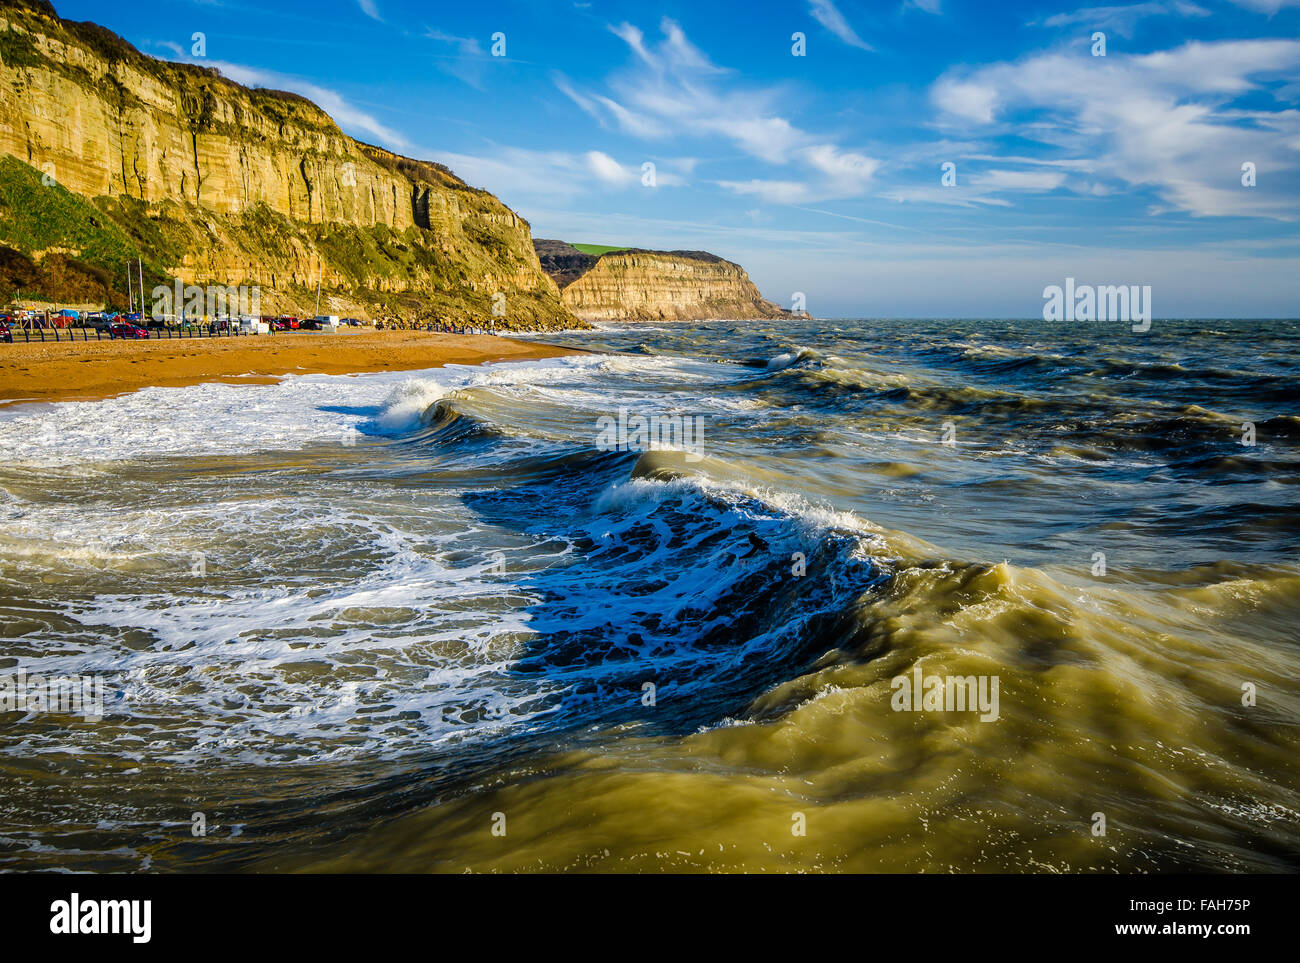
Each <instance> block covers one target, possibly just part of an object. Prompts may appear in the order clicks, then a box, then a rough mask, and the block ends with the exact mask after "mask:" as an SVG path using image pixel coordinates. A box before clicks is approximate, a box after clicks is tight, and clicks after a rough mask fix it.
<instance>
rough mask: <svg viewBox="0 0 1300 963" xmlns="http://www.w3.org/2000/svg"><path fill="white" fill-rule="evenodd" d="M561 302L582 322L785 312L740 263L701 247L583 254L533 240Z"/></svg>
mask: <svg viewBox="0 0 1300 963" xmlns="http://www.w3.org/2000/svg"><path fill="white" fill-rule="evenodd" d="M534 244H535V246H536V247H537V252H538V255H539V257H540V258H541V262H542V267H543V268H545V269H546V271H547V272H548V273H549V274H550V275H551V277H552V278H553V279H554V280H555V282H556V283H557V284H558V285H559V287H560V298H561V300H562V301H563V303H564V306H565V307H566V308H568V309H569V310H570V311H572V312H573V313H574V314H575V315H577V316H578V317H579V318H582V319H583V320H584V321H696V320H707V319H713V318H726V319H733V318H734V319H743V318H787V317H793V315H792V314H791V313H790V312H789V311H786V310H784V309H782V308H780V307H778V306H777V305H775V304H773V303H772V302H771V301H767V300H765V299H764V298H763V295H762V294H760V293H759V290H758V288H757V287H755V286H754V282H753V281H751V280H750V279H749V275H747V274H746V273H745V269H744V268H742V267H741V266H740V265H739V264H733V263H732V262H730V261H724V260H723V259H722V258H720V257H717V256H716V255H713V254H708V253H705V252H704V251H642V250H637V249H628V250H622V251H610V252H608V253H605V254H601V255H599V256H595V255H591V254H585V253H583V252H582V251H579V250H578V249H577V248H575V247H573V246H571V245H569V244H565V243H564V242H562V241H548V240H542V239H538V240H537V241H535V242H534Z"/></svg>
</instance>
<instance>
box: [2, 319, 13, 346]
mask: <svg viewBox="0 0 1300 963" xmlns="http://www.w3.org/2000/svg"><path fill="white" fill-rule="evenodd" d="M13 340H14V333H13V332H12V331H10V330H9V321H8V319H4V318H0V341H5V342H8V343H9V344H13Z"/></svg>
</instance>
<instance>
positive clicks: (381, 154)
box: [0, 0, 576, 328]
mask: <svg viewBox="0 0 1300 963" xmlns="http://www.w3.org/2000/svg"><path fill="white" fill-rule="evenodd" d="M3 155H8V156H3ZM136 257H140V258H142V259H143V260H144V274H145V277H144V280H145V287H146V292H148V290H149V289H151V288H152V286H153V285H154V284H166V283H170V281H171V279H172V278H175V277H179V278H181V279H182V280H183V281H185V282H186V283H199V284H209V283H213V284H226V285H233V284H247V285H254V284H255V285H258V286H259V287H260V289H261V293H262V310H263V312H264V313H295V314H310V313H312V312H313V310H314V307H315V298H316V289H317V280H318V278H319V282H320V287H321V290H322V298H321V311H322V312H326V313H330V314H342V315H357V316H364V317H375V316H389V317H404V318H410V319H418V318H423V317H440V318H444V319H451V320H467V319H478V320H483V319H486V318H488V317H490V316H491V314H492V305H493V299H494V296H495V295H496V294H497V293H498V292H500V293H501V294H504V295H505V302H504V305H505V311H506V315H505V319H504V326H506V327H521V328H539V327H540V328H554V327H564V326H573V325H574V324H575V323H576V319H575V318H574V317H573V315H572V314H571V313H570V312H569V311H568V310H567V308H565V306H564V305H563V304H562V303H561V300H560V296H559V290H558V288H557V286H556V284H555V283H554V282H553V281H552V280H551V278H550V277H549V276H548V275H547V274H546V273H545V272H544V271H543V270H542V269H541V266H540V264H539V262H538V259H537V256H536V253H535V252H534V249H533V244H532V237H531V233H530V230H529V225H528V224H527V222H526V221H524V220H523V219H522V218H520V217H519V216H518V215H516V214H515V213H514V212H513V211H511V210H510V209H509V208H507V207H506V206H505V205H504V204H502V203H501V202H500V201H499V200H497V198H495V197H493V196H492V195H491V194H489V193H488V192H486V191H483V190H479V189H476V188H473V187H470V186H469V185H467V184H465V183H464V182H463V181H461V180H460V179H459V178H458V177H456V176H455V175H454V174H453V173H452V172H451V171H450V170H448V169H447V168H445V167H443V166H441V165H438V164H433V163H429V162H425V161H417V160H412V159H410V158H406V157H401V156H399V155H397V154H393V153H391V152H389V151H386V150H383V149H381V148H377V147H372V146H369V145H366V144H363V143H360V142H358V141H356V140H354V139H352V138H351V137H348V136H347V135H346V134H344V133H343V132H342V131H341V130H340V129H339V128H338V126H337V125H336V124H335V123H334V121H333V120H332V119H331V118H330V117H329V116H328V115H327V114H326V113H325V112H324V111H323V110H321V109H320V108H319V107H317V106H316V105H315V104H313V103H311V102H310V101H308V100H306V99H304V98H302V97H299V96H297V95H295V94H289V93H284V92H280V91H271V90H260V89H250V88H246V87H243V86H241V85H239V84H236V83H234V82H232V81H230V80H228V79H226V78H224V77H222V76H221V75H220V74H219V73H218V72H216V71H215V70H210V69H205V68H201V67H196V66H191V65H185V64H175V63H168V62H165V61H159V60H156V59H154V58H152V57H149V56H146V55H144V54H142V53H140V52H139V51H137V50H136V49H135V48H134V47H132V46H131V45H130V44H129V43H127V42H126V41H125V40H123V39H122V38H121V37H118V36H117V35H116V34H114V33H112V32H111V31H109V30H107V29H105V28H103V27H100V26H98V25H96V24H92V23H74V22H71V21H64V20H61V19H59V17H58V16H57V14H56V13H55V11H54V8H53V7H52V6H50V5H49V4H48V3H46V2H44V0H0V297H4V296H6V295H8V296H12V295H14V294H26V295H45V296H47V297H52V298H57V299H59V300H61V301H65V302H71V301H81V300H84V301H98V300H107V301H109V302H110V303H113V304H114V305H118V304H123V303H124V302H125V289H126V283H125V271H126V268H125V264H126V261H127V260H128V259H134V258H136ZM55 288H57V290H52V289H55ZM499 326H501V325H500V324H499Z"/></svg>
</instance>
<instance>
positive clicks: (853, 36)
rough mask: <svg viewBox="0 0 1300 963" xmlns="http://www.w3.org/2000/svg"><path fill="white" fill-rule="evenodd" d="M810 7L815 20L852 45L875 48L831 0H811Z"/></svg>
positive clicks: (868, 48) (860, 47)
mask: <svg viewBox="0 0 1300 963" xmlns="http://www.w3.org/2000/svg"><path fill="white" fill-rule="evenodd" d="M808 9H809V12H810V13H811V14H812V15H813V19H814V20H816V21H817V22H818V23H820V24H821V25H822V26H823V27H825V28H826V29H827V30H829V31H830V32H831V33H833V34H835V36H837V37H839V38H840V39H841V40H843V41H844V42H845V43H846V44H848V45H849V46H850V47H857V48H859V49H860V50H871V49H873V48H872V46H871V45H870V44H869V43H867V42H866V41H865V40H863V39H862V38H861V37H859V36H858V34H857V31H855V30H854V29H853V28H852V27H851V26H849V22H848V21H847V20H846V19H844V14H842V13H840V12H839V10H838V9H837V8H836V6H835V4H833V3H832V2H831V0H809V4H808Z"/></svg>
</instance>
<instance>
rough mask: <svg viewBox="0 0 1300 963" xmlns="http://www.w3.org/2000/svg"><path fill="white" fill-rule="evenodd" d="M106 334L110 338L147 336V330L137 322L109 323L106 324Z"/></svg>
mask: <svg viewBox="0 0 1300 963" xmlns="http://www.w3.org/2000/svg"><path fill="white" fill-rule="evenodd" d="M108 336H109V337H110V338H147V337H149V330H148V329H147V328H142V327H140V325H138V324H125V323H118V324H110V325H109V326H108Z"/></svg>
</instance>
